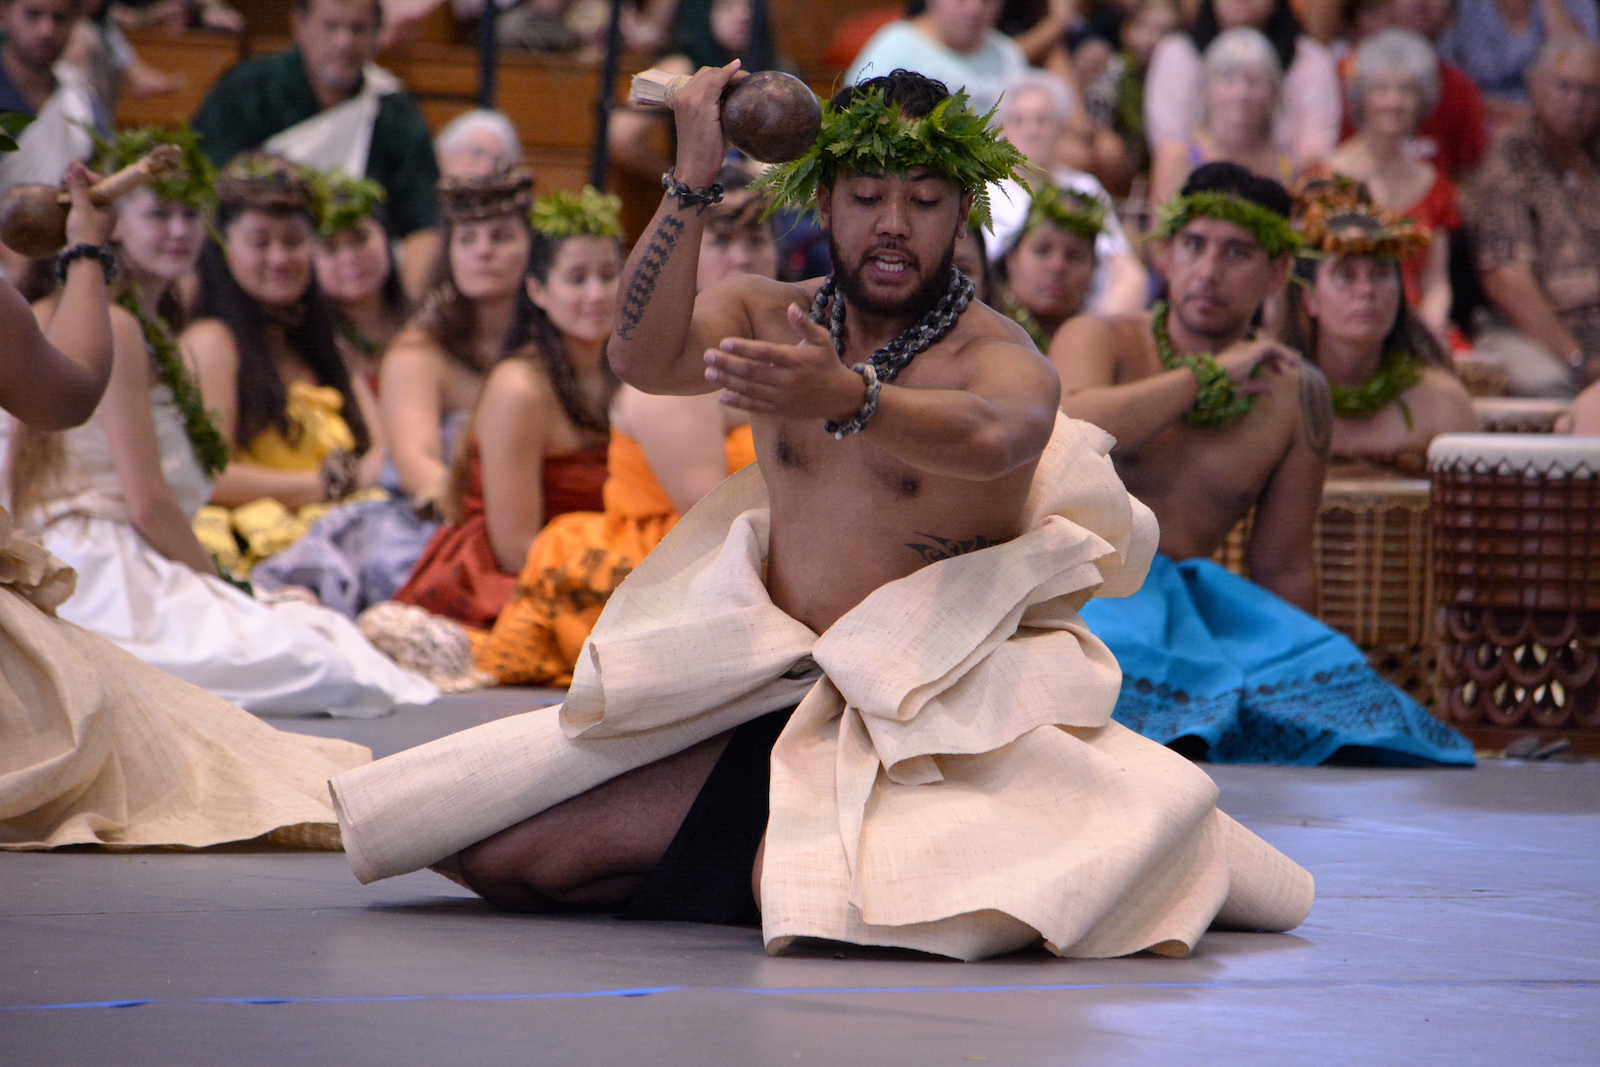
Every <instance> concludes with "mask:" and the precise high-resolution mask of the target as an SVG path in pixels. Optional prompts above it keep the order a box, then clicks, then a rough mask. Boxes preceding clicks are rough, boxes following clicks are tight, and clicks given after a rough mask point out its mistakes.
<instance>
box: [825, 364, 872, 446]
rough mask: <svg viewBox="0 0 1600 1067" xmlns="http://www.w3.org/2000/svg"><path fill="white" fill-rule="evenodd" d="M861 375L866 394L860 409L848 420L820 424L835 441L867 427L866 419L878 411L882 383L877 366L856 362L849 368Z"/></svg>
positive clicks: (830, 420)
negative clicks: (879, 379)
mask: <svg viewBox="0 0 1600 1067" xmlns="http://www.w3.org/2000/svg"><path fill="white" fill-rule="evenodd" d="M850 369H851V370H853V371H855V372H856V373H857V374H859V375H861V380H862V381H863V382H866V383H867V395H866V398H865V399H864V400H862V401H861V410H859V411H857V412H856V413H855V417H854V418H852V419H851V420H850V421H849V422H834V421H833V420H832V419H829V420H827V421H826V422H824V423H823V424H822V428H823V429H825V430H827V431H828V432H829V433H831V434H833V439H834V440H835V441H843V440H844V439H845V438H846V437H849V436H850V435H851V434H855V433H860V432H861V431H862V430H865V429H866V428H867V421H868V420H869V419H871V418H872V416H874V415H876V414H877V413H878V394H879V393H881V392H883V383H882V382H880V381H878V368H877V367H876V366H874V365H873V364H871V363H857V364H856V365H855V366H854V367H851V368H850Z"/></svg>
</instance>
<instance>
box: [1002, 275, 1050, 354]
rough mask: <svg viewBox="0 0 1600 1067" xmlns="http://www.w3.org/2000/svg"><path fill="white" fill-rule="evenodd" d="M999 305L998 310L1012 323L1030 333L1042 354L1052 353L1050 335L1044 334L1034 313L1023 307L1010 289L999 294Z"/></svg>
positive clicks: (1035, 345) (1042, 327)
mask: <svg viewBox="0 0 1600 1067" xmlns="http://www.w3.org/2000/svg"><path fill="white" fill-rule="evenodd" d="M998 296H999V303H998V305H996V310H997V311H999V312H1000V314H1002V315H1004V316H1005V317H1006V318H1008V319H1010V320H1011V321H1012V322H1014V323H1016V324H1017V325H1018V326H1021V327H1022V328H1023V329H1024V330H1026V331H1028V336H1029V337H1031V338H1032V339H1033V345H1034V347H1035V348H1037V349H1038V350H1039V351H1040V352H1049V351H1050V341H1051V338H1050V335H1049V334H1047V333H1045V332H1044V326H1043V325H1041V324H1040V322H1039V320H1038V318H1037V317H1036V316H1035V315H1034V313H1033V312H1031V311H1029V310H1028V309H1027V308H1025V307H1023V306H1022V302H1021V301H1020V300H1018V299H1017V298H1016V297H1015V296H1013V295H1012V294H1011V290H1009V289H1001V290H1000V292H999V293H998Z"/></svg>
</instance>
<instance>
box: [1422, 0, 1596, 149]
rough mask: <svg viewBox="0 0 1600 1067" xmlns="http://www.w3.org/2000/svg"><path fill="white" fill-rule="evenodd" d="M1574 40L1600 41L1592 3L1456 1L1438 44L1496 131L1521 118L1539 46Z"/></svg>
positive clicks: (1528, 102) (1573, 0)
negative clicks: (1474, 90)
mask: <svg viewBox="0 0 1600 1067" xmlns="http://www.w3.org/2000/svg"><path fill="white" fill-rule="evenodd" d="M1578 36H1582V37H1589V38H1591V39H1593V38H1594V37H1596V36H1600V19H1597V16H1596V12H1595V5H1594V0H1458V3H1457V5H1456V12H1455V18H1454V19H1452V20H1451V22H1450V24H1449V25H1448V26H1446V27H1445V29H1444V31H1443V32H1442V33H1441V34H1440V35H1439V38H1438V43H1439V54H1440V55H1442V56H1443V57H1444V58H1445V59H1447V60H1449V61H1450V62H1451V63H1454V64H1455V65H1456V66H1458V67H1460V68H1461V69H1462V70H1464V71H1465V72H1466V73H1467V76H1468V77H1469V78H1471V79H1472V80H1473V82H1474V83H1475V84H1476V85H1477V86H1478V88H1479V89H1480V90H1481V91H1482V93H1483V96H1484V101H1485V103H1486V104H1488V105H1489V120H1490V125H1491V127H1492V128H1495V129H1499V128H1502V127H1505V126H1508V125H1511V124H1513V123H1516V122H1519V121H1521V120H1522V119H1524V118H1526V117H1527V115H1528V111H1529V107H1530V105H1531V96H1530V92H1531V88H1532V87H1531V85H1530V73H1531V68H1532V66H1533V63H1534V60H1535V59H1536V58H1537V56H1538V55H1539V51H1540V49H1542V48H1543V47H1544V46H1545V43H1546V42H1554V41H1559V40H1562V39H1563V38H1566V37H1578Z"/></svg>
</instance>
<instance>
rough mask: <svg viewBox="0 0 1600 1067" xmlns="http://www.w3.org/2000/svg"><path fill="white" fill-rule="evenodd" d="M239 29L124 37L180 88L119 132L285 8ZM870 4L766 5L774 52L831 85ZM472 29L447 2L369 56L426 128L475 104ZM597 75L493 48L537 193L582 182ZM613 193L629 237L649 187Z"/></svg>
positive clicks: (183, 107) (645, 210) (648, 210)
mask: <svg viewBox="0 0 1600 1067" xmlns="http://www.w3.org/2000/svg"><path fill="white" fill-rule="evenodd" d="M238 6H239V9H240V10H241V11H242V12H243V13H244V15H245V17H246V19H247V22H248V29H247V30H246V32H245V33H244V34H243V35H240V36H234V35H231V34H221V33H201V32H194V33H186V34H182V35H177V36H174V35H170V34H167V33H165V32H164V31H161V30H146V31H141V32H135V33H132V34H130V35H129V39H130V41H131V42H132V44H133V46H134V48H136V49H137V50H138V52H139V54H140V55H141V56H142V57H144V59H145V60H146V61H147V62H149V63H150V64H151V65H152V66H155V67H156V68H157V69H160V70H163V71H169V72H172V73H176V74H181V75H182V76H183V77H184V78H185V79H186V82H185V85H184V87H183V88H182V89H180V90H178V91H177V92H174V93H169V94H165V95H162V96H156V97H145V98H143V99H138V100H135V99H131V98H127V97H124V99H123V100H122V102H121V105H120V106H119V107H118V109H117V121H118V123H119V124H122V125H141V124H144V123H163V124H165V123H171V122H174V121H176V120H177V119H179V118H183V117H187V116H190V115H193V114H194V112H195V110H196V109H197V108H198V107H199V106H200V101H201V100H202V99H203V98H204V97H205V94H206V92H207V91H208V90H209V89H210V88H211V86H212V85H213V84H214V83H215V82H216V80H217V79H218V78H219V77H221V75H222V74H223V73H224V72H225V71H227V70H228V68H230V67H232V66H233V65H234V64H235V63H237V62H238V61H239V60H240V58H242V57H243V56H246V55H252V54H262V53H267V52H273V51H277V50H279V49H282V48H284V47H287V45H288V34H289V14H288V13H289V10H290V7H291V4H290V3H287V2H285V0H244V2H241V3H239V4H238ZM882 6H883V4H882V3H881V2H875V0H774V2H773V4H772V8H771V18H772V24H773V28H774V31H775V33H776V36H777V40H778V46H779V49H780V50H781V51H782V52H783V53H784V54H785V55H786V56H788V57H790V58H791V59H792V60H793V61H794V62H795V63H796V64H797V65H798V66H799V67H800V69H801V71H802V73H803V74H804V75H805V77H806V80H807V81H808V82H809V83H810V84H811V86H812V88H813V89H815V90H816V91H817V92H819V93H824V94H825V93H827V92H829V91H830V90H831V88H832V86H833V83H834V80H835V78H836V77H837V76H838V74H839V73H840V72H839V71H837V70H836V69H833V68H830V67H829V66H828V65H827V63H826V52H827V47H828V39H829V36H830V35H831V33H832V28H833V27H834V26H836V25H838V24H839V23H841V22H843V21H844V20H845V19H848V18H850V17H851V16H853V15H856V14H858V13H860V12H862V11H867V10H871V9H874V8H878V7H882ZM470 33H471V30H470V28H466V29H463V28H461V27H458V26H457V25H456V24H455V21H454V19H453V18H452V17H451V15H450V11H449V6H448V5H445V6H444V7H442V8H440V9H439V10H438V11H436V12H434V14H433V15H432V16H430V17H429V19H428V20H427V21H426V22H424V23H423V24H422V25H421V27H420V28H419V32H418V34H417V39H416V40H414V41H412V42H411V43H409V44H407V45H405V46H403V47H400V48H397V49H394V50H393V51H390V52H387V53H385V54H384V55H382V56H380V57H379V60H378V61H379V63H381V64H382V65H383V66H384V67H387V68H388V69H389V70H392V71H393V72H394V73H395V74H396V75H398V76H399V78H400V79H401V81H403V82H404V83H405V84H406V86H407V87H408V88H409V89H410V90H411V92H412V93H413V94H415V96H416V98H417V103H418V105H419V106H420V107H421V109H422V113H423V115H424V117H425V118H426V119H427V121H428V125H429V127H430V128H432V129H433V131H434V132H435V133H437V132H438V131H439V129H440V128H441V127H443V126H444V124H445V123H447V122H449V121H450V120H451V119H453V118H455V117H456V116H457V115H459V114H461V113H462V112H463V111H466V110H468V109H470V108H472V107H474V106H476V102H477V95H478V52H477V49H476V47H475V46H474V45H473V44H472V43H471V41H470ZM649 62H650V57H649V56H645V55H629V56H624V57H623V60H622V64H621V70H622V71H623V72H624V73H623V75H622V77H620V78H619V79H618V83H617V98H618V99H623V98H625V97H626V94H627V85H628V78H629V76H631V74H632V73H633V72H635V71H638V70H642V69H644V68H645V67H646V66H648V65H649ZM599 73H600V72H599V69H598V67H597V66H595V65H593V64H587V63H582V62H579V61H576V60H572V59H565V58H561V57H543V56H540V57H535V56H529V55H519V54H517V53H512V52H502V53H501V55H500V64H499V72H498V76H497V77H498V81H497V84H496V94H495V95H496V103H497V104H498V106H499V108H500V110H501V111H504V112H505V113H506V115H507V116H508V117H509V118H510V119H511V123H512V125H513V126H514V127H515V128H516V130H517V134H518V136H519V137H521V139H522V143H523V147H524V149H525V151H526V153H527V159H528V164H529V166H530V167H531V168H532V169H533V171H534V173H535V174H536V175H537V176H538V179H539V187H540V188H541V189H543V190H550V189H571V190H577V189H580V188H582V187H583V185H584V184H585V183H586V182H587V181H588V180H589V156H590V148H591V145H592V142H593V135H594V123H595V103H596V99H597V97H598V93H599V80H600V78H599ZM612 186H613V190H614V191H616V192H619V193H621V194H622V196H623V200H624V211H623V221H624V224H625V225H626V227H627V230H628V232H629V233H630V234H637V233H639V232H640V231H641V230H642V229H643V227H644V226H645V224H646V223H647V222H648V221H649V218H650V215H651V214H652V213H653V212H654V210H655V204H656V202H657V199H658V197H659V196H660V192H659V190H658V189H657V188H656V187H655V184H654V183H653V182H647V181H642V180H638V179H630V178H629V177H628V176H626V175H620V174H617V173H616V172H613V182H612Z"/></svg>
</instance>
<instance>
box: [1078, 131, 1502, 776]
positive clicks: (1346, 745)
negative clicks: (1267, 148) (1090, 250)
mask: <svg viewBox="0 0 1600 1067" xmlns="http://www.w3.org/2000/svg"><path fill="white" fill-rule="evenodd" d="M1290 207H1291V199H1290V196H1289V194H1288V192H1287V191H1286V190H1285V189H1284V188H1283V187H1282V186H1280V185H1279V184H1278V183H1277V182H1274V181H1272V180H1271V179H1268V178H1260V177H1256V176H1255V175H1253V174H1251V173H1250V172H1249V171H1247V170H1245V169H1244V168H1243V167H1239V166H1237V165H1235V164H1232V163H1211V164H1207V165H1206V166H1204V167H1201V168H1199V169H1197V170H1196V171H1195V172H1194V173H1193V174H1191V175H1190V176H1189V180H1188V182H1187V183H1186V184H1185V185H1184V187H1183V190H1182V192H1181V193H1180V195H1179V196H1178V197H1177V198H1175V200H1174V201H1173V202H1172V203H1171V204H1169V205H1167V207H1166V208H1164V209H1163V211H1162V219H1163V224H1162V226H1161V227H1160V228H1159V229H1158V231H1157V232H1158V235H1159V236H1160V238H1161V239H1162V245H1161V248H1160V253H1159V254H1160V256H1161V258H1162V260H1163V267H1164V273H1165V274H1166V277H1167V280H1168V291H1169V293H1170V297H1169V299H1170V301H1171V303H1170V311H1169V310H1168V308H1167V306H1164V305H1158V307H1157V308H1156V311H1155V313H1154V314H1153V315H1138V316H1118V317H1093V316H1082V317H1080V318H1077V319H1074V320H1072V321H1071V322H1069V323H1068V324H1067V325H1066V326H1065V327H1063V328H1062V330H1061V332H1060V333H1058V334H1057V335H1056V339H1055V342H1054V343H1053V344H1052V345H1051V347H1050V355H1051V359H1052V361H1053V362H1054V363H1055V364H1056V366H1057V368H1058V369H1059V370H1060V372H1061V379H1062V394H1063V400H1062V405H1061V406H1062V410H1063V411H1065V412H1066V413H1067V414H1069V415H1073V416H1075V417H1078V418H1082V419H1086V420H1088V421H1090V422H1093V423H1095V424H1096V425H1098V426H1101V427H1102V428H1104V429H1106V430H1107V431H1109V432H1110V433H1111V434H1112V435H1113V436H1115V437H1116V438H1117V448H1116V449H1115V450H1114V451H1113V452H1112V458H1113V460H1114V461H1115V463H1116V466H1117V470H1118V472H1119V473H1120V474H1121V475H1122V479H1123V481H1124V483H1125V484H1126V485H1127V487H1128V489H1129V491H1130V492H1131V493H1133V495H1134V496H1136V497H1138V498H1139V499H1140V500H1142V501H1144V502H1145V504H1147V505H1148V506H1149V507H1150V508H1151V510H1153V511H1154V512H1155V513H1156V517H1157V519H1159V520H1160V523H1161V542H1160V552H1159V553H1158V554H1157V556H1156V559H1155V560H1154V562H1153V563H1152V565H1151V568H1150V574H1149V575H1148V576H1147V577H1146V579H1145V584H1144V587H1143V588H1142V589H1140V591H1139V592H1138V593H1136V594H1135V595H1134V596H1132V597H1129V598H1127V599H1125V600H1118V601H1109V600H1107V601H1101V600H1096V601H1094V602H1091V603H1090V604H1088V605H1086V606H1085V607H1084V609H1083V618H1084V621H1085V622H1087V623H1088V624H1089V626H1090V627H1091V628H1092V629H1093V630H1094V632H1095V634H1096V636H1098V637H1099V638H1100V639H1101V640H1103V641H1105V643H1106V645H1107V646H1108V647H1109V648H1110V649H1111V651H1112V652H1113V653H1114V654H1115V655H1116V657H1117V661H1118V663H1119V664H1120V665H1121V667H1122V672H1123V678H1122V691H1121V694H1120V695H1119V697H1118V699H1117V708H1116V712H1115V718H1116V719H1117V721H1119V722H1121V723H1123V724H1124V725H1126V726H1129V727H1132V728H1133V729H1136V730H1138V731H1139V732H1140V733H1142V734H1144V735H1145V736H1146V737H1149V738H1150V739H1152V740H1155V741H1159V742H1161V743H1162V744H1173V743H1175V742H1176V743H1178V747H1179V748H1180V749H1181V750H1182V751H1184V752H1186V753H1189V754H1193V755H1205V756H1206V757H1207V758H1209V759H1211V760H1215V761H1218V762H1251V763H1261V762H1281V763H1298V764H1315V763H1320V762H1322V761H1323V760H1326V759H1328V758H1329V757H1331V756H1333V755H1334V754H1335V753H1337V752H1339V751H1340V750H1341V749H1349V750H1350V753H1355V752H1358V751H1359V752H1362V753H1370V752H1372V751H1374V750H1383V751H1386V752H1389V753H1396V754H1400V755H1401V756H1402V757H1403V758H1406V759H1417V760H1426V761H1434V762H1450V763H1462V762H1466V763H1470V762H1471V760H1472V750H1471V746H1470V745H1469V744H1468V743H1467V742H1466V740H1465V738H1462V737H1461V736H1460V735H1459V734H1457V733H1455V732H1454V731H1453V730H1450V729H1449V728H1448V727H1446V726H1444V725H1443V724H1442V723H1440V722H1438V720H1436V719H1434V718H1433V717H1432V716H1431V715H1429V714H1428V713H1427V712H1426V711H1424V710H1423V709H1422V708H1421V707H1420V706H1419V705H1418V704H1417V703H1416V702H1415V701H1413V700H1411V699H1410V698H1409V697H1407V696H1406V695H1405V694H1404V693H1402V692H1401V691H1400V690H1398V689H1396V688H1395V687H1393V686H1391V685H1389V684H1388V683H1387V682H1385V681H1384V680H1383V679H1382V678H1381V677H1379V676H1378V675H1377V674H1376V673H1375V672H1374V671H1373V670H1372V669H1371V668H1370V667H1369V666H1368V665H1367V662H1366V658H1365V656H1364V655H1363V654H1362V652H1361V650H1360V649H1358V648H1356V646H1355V645H1354V644H1352V643H1351V642H1350V641H1349V640H1347V639H1346V638H1344V637H1343V636H1342V635H1340V634H1338V633H1337V632H1335V631H1334V630H1332V629H1330V628H1329V627H1327V626H1325V625H1324V624H1322V623H1321V622H1319V621H1318V620H1316V619H1315V618H1312V617H1311V613H1312V612H1315V611H1316V610H1317V574H1316V560H1315V555H1314V549H1313V535H1314V532H1315V528H1316V521H1317V514H1318V512H1319V510H1320V508H1321V503H1322V482H1323V476H1324V474H1325V472H1326V467H1327V462H1328V455H1329V446H1330V442H1331V437H1332V425H1333V406H1332V402H1331V400H1330V396H1329V389H1328V383H1327V379H1326V378H1324V377H1323V375H1322V372H1321V371H1319V370H1318V369H1317V368H1316V367H1315V366H1313V365H1311V364H1310V363H1308V362H1305V361H1303V360H1302V359H1301V358H1300V356H1299V355H1298V354H1297V353H1295V352H1293V351H1292V350H1290V349H1288V348H1286V347H1284V346H1283V345H1281V344H1278V343H1277V342H1273V341H1265V340H1253V339H1251V336H1250V331H1251V323H1252V322H1253V321H1254V319H1255V317H1256V314H1257V312H1258V311H1259V309H1260V307H1261V305H1262V303H1263V302H1264V301H1265V300H1266V299H1267V298H1268V297H1269V296H1271V295H1273V294H1274V293H1277V292H1278V291H1279V290H1281V289H1282V288H1283V286H1284V283H1285V281H1286V279H1287V276H1288V272H1289V269H1290V266H1291V262H1292V259H1293V255H1292V253H1293V252H1294V251H1296V249H1297V248H1298V246H1299V243H1300V239H1299V238H1298V236H1297V235H1295V234H1294V233H1293V232H1292V231H1291V230H1290V229H1289V228H1288V216H1289V213H1290ZM1164 346H1167V347H1168V354H1167V355H1166V356H1165V358H1164V357H1163V354H1162V352H1161V348H1162V347H1164ZM1207 353H1216V355H1215V356H1214V357H1213V356H1210V355H1207ZM1252 507H1253V508H1254V509H1255V521H1254V525H1253V526H1252V528H1251V532H1250V541H1249V545H1248V547H1247V550H1246V563H1247V566H1248V568H1249V572H1250V577H1251V578H1252V579H1254V582H1255V583H1257V584H1252V583H1251V582H1247V581H1245V580H1243V579H1241V578H1239V577H1237V576H1235V575H1233V574H1230V573H1229V572H1227V571H1225V570H1223V569H1222V568H1221V567H1219V566H1217V565H1216V564H1214V563H1212V562H1211V561H1210V558H1209V557H1210V556H1211V554H1212V553H1213V552H1215V551H1216V550H1217V548H1218V547H1219V546H1221V545H1222V543H1223V541H1224V540H1225V539H1226V538H1227V536H1228V532H1229V531H1230V530H1232V529H1233V527H1234V526H1235V525H1236V524H1237V523H1238V522H1239V520H1240V519H1242V518H1244V516H1245V515H1246V513H1247V512H1249V511H1250V509H1251V508H1252ZM1274 594H1275V595H1274ZM1291 605H1292V607H1291ZM1296 609H1299V610H1296Z"/></svg>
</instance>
